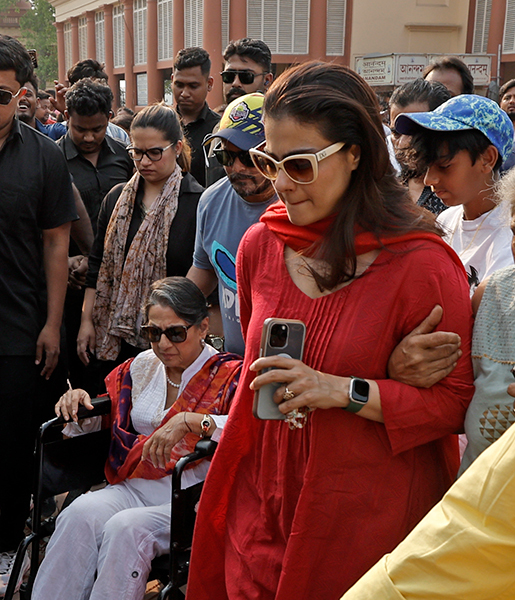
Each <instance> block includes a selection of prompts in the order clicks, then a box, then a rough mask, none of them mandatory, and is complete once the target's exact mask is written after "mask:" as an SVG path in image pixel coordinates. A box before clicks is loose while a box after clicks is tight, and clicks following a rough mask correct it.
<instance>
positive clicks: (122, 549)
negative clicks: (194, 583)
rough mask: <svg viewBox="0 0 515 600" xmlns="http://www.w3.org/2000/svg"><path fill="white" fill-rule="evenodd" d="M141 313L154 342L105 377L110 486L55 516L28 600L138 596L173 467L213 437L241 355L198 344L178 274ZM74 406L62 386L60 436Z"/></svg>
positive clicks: (159, 544)
mask: <svg viewBox="0 0 515 600" xmlns="http://www.w3.org/2000/svg"><path fill="white" fill-rule="evenodd" d="M143 312H144V317H145V323H146V324H145V325H144V326H142V327H141V332H142V335H143V336H145V337H146V339H148V341H149V342H150V343H151V345H152V348H151V349H150V350H147V351H145V352H142V353H141V354H139V355H138V356H137V357H136V358H134V359H130V360H129V361H126V362H125V363H123V364H122V365H120V366H119V367H117V368H116V369H115V370H114V371H112V372H111V373H110V374H109V376H108V377H107V378H106V387H107V390H108V394H109V396H110V398H111V401H112V409H111V427H112V440H111V448H110V452H109V457H108V461H107V464H106V475H107V479H108V482H109V485H107V487H105V488H104V489H101V490H98V491H95V492H89V493H87V494H85V495H83V496H81V497H80V498H78V499H77V500H75V501H74V502H73V503H72V504H71V505H70V506H69V507H68V508H66V509H65V510H64V511H63V512H62V513H61V515H60V516H59V518H58V519H57V526H56V531H55V533H54V535H53V536H52V538H51V539H50V542H49V544H48V547H47V552H46V557H45V559H44V561H43V563H42V565H41V568H40V570H39V572H38V575H37V578H36V581H35V585H34V590H33V595H32V598H33V599H34V600H45V599H46V600H50V599H51V600H54V599H55V598H66V599H67V600H79V599H81V600H86V599H89V600H109V599H113V600H114V599H116V600H119V599H120V598H124V600H128V599H134V600H140V599H141V598H143V596H144V593H145V586H146V581H147V576H148V573H149V571H150V563H151V561H152V559H153V558H154V557H155V556H156V555H159V554H164V553H166V552H168V549H169V535H170V501H171V475H170V473H171V472H172V471H173V467H174V465H175V463H176V461H177V460H178V459H179V458H180V457H181V456H183V455H185V454H188V453H189V452H191V451H192V450H193V448H194V446H195V443H196V441H197V440H198V438H199V436H200V437H203V436H212V439H214V440H216V439H217V438H219V436H220V433H221V429H222V428H223V425H224V423H225V420H226V417H224V416H223V415H227V412H228V409H229V403H230V401H231V399H232V396H233V394H234V390H235V387H236V385H237V380H238V377H239V372H240V368H241V360H240V358H239V357H238V356H235V355H232V354H227V353H224V354H218V353H217V351H216V350H214V349H213V348H211V346H208V345H206V344H205V343H204V338H205V336H206V334H207V329H208V317H207V307H206V300H205V298H204V296H203V294H202V293H201V292H200V290H199V289H198V288H197V287H196V286H195V284H194V283H192V282H191V281H189V280H187V279H185V278H183V277H169V278H166V279H162V280H160V281H157V282H155V283H154V284H153V286H152V289H151V292H150V295H149V298H148V300H147V302H146V304H145V306H144V311H143ZM79 404H83V405H84V406H85V407H86V408H89V407H91V408H92V404H91V399H90V398H89V396H88V394H87V393H86V392H85V391H84V390H70V391H68V392H67V393H66V394H65V395H64V396H62V397H61V398H60V400H59V402H58V403H57V405H56V413H57V415H63V417H64V418H65V420H67V421H70V423H69V424H68V425H67V426H66V428H65V433H66V434H69V435H74V431H73V429H79V428H80V429H82V425H81V424H79V423H78V422H77V409H78V405H79ZM90 421H93V419H91V420H90ZM87 426H89V427H90V428H91V427H94V426H95V424H93V425H92V424H91V423H89V424H88V425H87ZM84 428H86V425H84ZM207 469H208V463H207V462H206V461H205V460H204V461H201V462H200V463H197V464H196V465H195V466H193V467H192V468H189V469H187V471H186V472H185V473H184V475H183V479H182V481H183V483H182V486H183V488H184V487H192V486H195V485H200V484H201V483H202V481H203V480H204V478H205V476H206V473H207Z"/></svg>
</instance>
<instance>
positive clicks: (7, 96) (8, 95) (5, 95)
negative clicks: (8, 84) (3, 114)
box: [0, 87, 27, 106]
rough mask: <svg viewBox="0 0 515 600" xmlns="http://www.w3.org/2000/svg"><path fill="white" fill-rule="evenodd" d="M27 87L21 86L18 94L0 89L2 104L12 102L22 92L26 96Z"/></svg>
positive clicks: (5, 104)
mask: <svg viewBox="0 0 515 600" xmlns="http://www.w3.org/2000/svg"><path fill="white" fill-rule="evenodd" d="M26 92H27V88H25V87H21V88H20V89H19V90H18V92H17V93H16V94H13V93H12V92H10V91H9V90H0V104H2V105H3V106H7V105H8V104H10V103H11V100H12V99H13V98H17V97H18V96H19V95H20V94H21V95H22V96H25V94H26Z"/></svg>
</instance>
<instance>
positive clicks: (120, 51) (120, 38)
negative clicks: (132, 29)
mask: <svg viewBox="0 0 515 600" xmlns="http://www.w3.org/2000/svg"><path fill="white" fill-rule="evenodd" d="M113 62H114V67H115V69H117V68H120V67H124V66H125V21H124V11H123V4H116V5H115V6H113Z"/></svg>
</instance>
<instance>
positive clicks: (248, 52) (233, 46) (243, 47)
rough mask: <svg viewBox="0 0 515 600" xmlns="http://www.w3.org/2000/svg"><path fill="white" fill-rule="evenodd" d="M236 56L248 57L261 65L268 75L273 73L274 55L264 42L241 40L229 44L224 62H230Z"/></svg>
mask: <svg viewBox="0 0 515 600" xmlns="http://www.w3.org/2000/svg"><path fill="white" fill-rule="evenodd" d="M235 54H236V55H238V56H247V57H248V58H250V59H251V60H253V61H254V62H256V63H257V64H258V65H261V66H262V67H263V69H264V70H265V72H266V73H271V72H272V53H271V52H270V48H269V47H268V46H267V45H266V44H265V42H263V41H262V40H253V39H252V38H242V39H241V40H236V41H231V42H229V45H228V46H227V48H226V49H225V51H224V60H226V61H227V60H229V59H230V58H231V56H234V55H235Z"/></svg>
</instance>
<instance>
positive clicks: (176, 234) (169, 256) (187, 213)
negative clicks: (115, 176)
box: [86, 173, 204, 288]
mask: <svg viewBox="0 0 515 600" xmlns="http://www.w3.org/2000/svg"><path fill="white" fill-rule="evenodd" d="M140 182H141V183H140V186H139V188H138V191H137V193H136V206H135V207H134V211H133V213H132V219H131V224H130V225H129V233H128V236H127V243H126V245H125V256H127V252H128V251H129V248H130V245H131V243H132V240H133V239H134V236H135V235H136V233H137V231H138V229H139V228H140V226H141V223H142V221H143V211H142V208H141V207H142V201H143V192H144V183H145V180H144V179H143V178H142V179H140ZM141 184H143V185H141ZM123 187H124V186H123V184H120V185H117V186H116V187H114V188H113V189H112V190H111V191H110V192H109V194H107V196H106V197H105V199H104V201H103V202H102V207H101V208H100V213H99V215H98V228H97V234H96V236H95V241H94V243H93V248H92V249H91V254H90V255H89V268H88V275H87V278H86V287H89V288H95V287H96V285H97V278H98V271H99V270H100V264H101V262H102V257H103V254H104V240H105V234H106V230H107V226H108V224H109V220H110V218H111V215H112V214H113V210H114V207H115V204H116V202H117V200H118V198H119V197H120V194H121V193H122V190H123ZM203 191H204V188H203V187H201V186H200V185H199V184H198V183H197V182H196V181H195V179H193V177H192V176H191V175H190V174H189V173H187V174H186V175H184V177H183V179H182V181H181V187H180V189H179V199H178V200H179V205H178V207H177V212H176V214H175V217H174V220H173V221H172V225H171V227H170V235H169V236H168V248H167V251H166V275H167V277H171V276H173V275H182V276H184V275H186V273H187V272H188V270H189V268H190V267H191V265H192V262H193V249H194V246H195V228H196V222H197V204H198V201H199V198H200V195H201V194H202V192H203Z"/></svg>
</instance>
